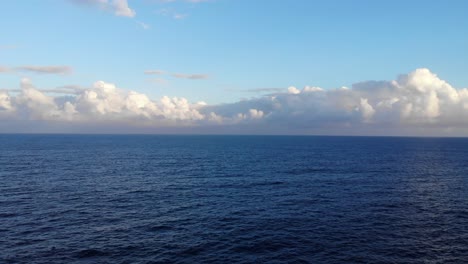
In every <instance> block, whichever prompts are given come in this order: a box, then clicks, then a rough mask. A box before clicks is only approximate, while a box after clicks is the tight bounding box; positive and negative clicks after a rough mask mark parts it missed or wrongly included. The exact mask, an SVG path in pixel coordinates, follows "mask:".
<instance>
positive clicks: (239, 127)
mask: <svg viewBox="0 0 468 264" xmlns="http://www.w3.org/2000/svg"><path fill="white" fill-rule="evenodd" d="M20 87H21V91H20V92H15V93H10V92H8V91H0V122H7V121H8V122H13V121H15V122H23V123H26V124H35V126H36V125H37V124H41V127H47V126H48V124H49V125H50V124H52V123H54V124H64V126H67V125H68V126H71V125H73V126H76V125H82V126H89V125H90V124H93V126H99V129H98V130H97V131H101V132H102V131H107V132H113V131H116V130H115V129H116V127H118V128H119V129H120V130H119V131H122V130H125V131H126V132H131V131H133V132H138V131H153V132H154V131H155V130H151V129H153V128H154V129H155V128H158V129H160V128H161V129H162V128H169V127H170V128H171V129H172V130H170V131H175V132H177V131H179V132H180V131H185V132H186V133H189V132H191V133H195V132H198V133H250V134H252V133H261V134H265V133H269V134H334V135H335V134H348V135H369V134H372V135H447V133H451V134H450V135H465V136H467V135H468V88H462V89H456V88H454V87H452V86H451V85H450V84H449V83H447V82H446V81H444V80H442V79H440V78H439V77H438V76H437V75H436V74H434V73H432V72H431V71H429V70H428V69H417V70H415V71H413V72H411V73H408V74H404V75H401V76H399V77H398V78H396V80H393V81H366V82H361V83H356V84H354V85H352V86H351V88H347V87H341V88H336V89H322V88H320V87H313V86H306V87H304V88H302V89H299V88H296V87H293V86H291V87H289V88H288V89H284V90H283V91H284V92H278V93H274V94H270V95H266V96H261V97H257V98H253V99H248V100H241V101H239V102H236V103H230V104H219V105H208V104H206V103H204V102H198V103H191V102H189V101H188V100H187V99H185V98H178V97H172V98H171V97H168V96H164V97H162V98H161V99H159V100H151V99H150V98H149V97H148V96H147V95H145V94H141V93H138V92H135V91H126V90H122V89H119V88H118V87H116V86H115V85H114V84H112V83H108V82H104V81H98V82H95V83H94V84H93V86H92V87H90V88H80V89H78V88H77V89H75V88H76V87H75V88H73V87H69V88H64V87H62V88H60V89H58V88H57V89H58V90H57V91H54V90H52V91H51V90H40V89H37V88H35V87H34V86H33V85H32V83H31V82H30V81H29V80H28V79H23V80H22V81H21V83H20ZM59 91H62V92H64V94H65V95H67V96H55V97H54V96H51V95H48V93H55V92H59ZM67 91H68V92H67ZM13 94H14V95H13ZM2 120H3V121H2ZM38 122H39V123H38ZM57 122H59V123H57ZM37 126H39V125H37ZM2 127H3V128H0V131H5V130H6V129H10V130H8V131H10V132H11V129H13V128H14V126H10V125H9V126H6V125H5V126H2ZM18 127H20V126H18ZM23 127H24V126H23ZM49 127H52V126H51V125H50V126H49ZM55 128H56V127H55ZM2 129H3V130H2ZM18 129H19V131H17V132H21V128H18ZM106 129H107V130H106ZM148 129H149V130H148ZM28 131H29V130H28ZM52 131H54V130H52ZM80 131H81V130H80ZM93 131H94V130H93ZM158 131H161V130H158ZM164 131H169V130H164ZM22 132H25V131H22ZM72 132H73V131H72ZM94 132H96V131H94Z"/></svg>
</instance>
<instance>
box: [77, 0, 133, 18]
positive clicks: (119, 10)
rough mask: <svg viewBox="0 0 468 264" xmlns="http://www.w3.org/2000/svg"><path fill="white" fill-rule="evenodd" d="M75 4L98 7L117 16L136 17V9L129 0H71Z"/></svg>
mask: <svg viewBox="0 0 468 264" xmlns="http://www.w3.org/2000/svg"><path fill="white" fill-rule="evenodd" d="M69 1H71V2H73V3H75V4H80V5H86V6H91V7H97V8H100V9H103V10H106V11H108V12H112V13H113V14H114V15H116V16H123V17H134V16H135V15H136V12H135V10H133V9H132V8H130V7H129V6H128V2H127V0H69Z"/></svg>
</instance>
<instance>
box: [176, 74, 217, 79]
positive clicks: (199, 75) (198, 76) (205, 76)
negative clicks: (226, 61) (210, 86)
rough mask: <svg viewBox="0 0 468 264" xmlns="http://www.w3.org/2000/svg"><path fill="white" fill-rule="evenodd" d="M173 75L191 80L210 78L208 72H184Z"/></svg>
mask: <svg viewBox="0 0 468 264" xmlns="http://www.w3.org/2000/svg"><path fill="white" fill-rule="evenodd" d="M172 76H173V77H175V78H178V79H190V80H203V79H208V78H209V77H210V76H209V75H207V74H184V73H173V74H172Z"/></svg>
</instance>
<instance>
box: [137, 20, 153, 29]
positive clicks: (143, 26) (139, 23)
mask: <svg viewBox="0 0 468 264" xmlns="http://www.w3.org/2000/svg"><path fill="white" fill-rule="evenodd" d="M137 24H138V25H140V27H141V28H142V29H144V30H148V29H150V28H151V26H150V25H149V24H146V23H144V22H141V21H137Z"/></svg>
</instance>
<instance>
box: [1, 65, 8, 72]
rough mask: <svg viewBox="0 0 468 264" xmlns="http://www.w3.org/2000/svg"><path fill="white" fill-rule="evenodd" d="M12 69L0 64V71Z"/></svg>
mask: <svg viewBox="0 0 468 264" xmlns="http://www.w3.org/2000/svg"><path fill="white" fill-rule="evenodd" d="M9 71H10V68H8V67H3V66H0V73H3V72H9Z"/></svg>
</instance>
